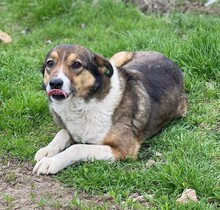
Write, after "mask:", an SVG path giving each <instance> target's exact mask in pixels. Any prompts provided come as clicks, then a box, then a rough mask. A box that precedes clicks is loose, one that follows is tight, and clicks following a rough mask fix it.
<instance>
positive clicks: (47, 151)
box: [34, 146, 59, 162]
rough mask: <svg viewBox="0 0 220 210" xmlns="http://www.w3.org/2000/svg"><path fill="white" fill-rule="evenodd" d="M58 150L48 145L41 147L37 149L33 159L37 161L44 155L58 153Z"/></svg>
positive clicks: (48, 155) (51, 155) (50, 155)
mask: <svg viewBox="0 0 220 210" xmlns="http://www.w3.org/2000/svg"><path fill="white" fill-rule="evenodd" d="M58 152H59V151H57V150H55V149H52V148H50V147H49V146H47V147H43V148H41V149H39V150H38V151H37V153H36V154H35V156H34V160H36V161H37V162H38V161H40V160H41V159H42V158H44V157H53V156H55V155H56V154H58Z"/></svg>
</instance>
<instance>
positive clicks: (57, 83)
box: [49, 78, 63, 89]
mask: <svg viewBox="0 0 220 210" xmlns="http://www.w3.org/2000/svg"><path fill="white" fill-rule="evenodd" d="M49 84H50V87H51V89H61V87H62V86H63V80H62V79H58V78H53V79H51V80H50V82H49Z"/></svg>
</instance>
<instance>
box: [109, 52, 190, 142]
mask: <svg viewBox="0 0 220 210" xmlns="http://www.w3.org/2000/svg"><path fill="white" fill-rule="evenodd" d="M118 55H121V57H120V64H118V66H119V65H120V66H121V67H122V71H123V69H124V70H125V71H128V72H134V74H135V72H139V73H138V74H139V79H140V80H141V82H142V84H143V86H144V88H145V89H146V91H147V93H148V95H149V99H150V100H149V101H150V107H149V108H148V109H149V116H148V121H147V123H146V127H145V129H144V130H145V136H144V137H145V138H148V137H150V136H152V135H154V134H156V133H158V132H159V131H160V130H161V129H162V128H163V127H164V125H166V124H167V123H168V122H170V121H171V120H172V119H175V118H178V117H181V116H184V115H185V114H186V110H187V103H186V100H187V99H186V95H185V93H184V87H183V76H182V73H181V71H180V70H179V69H178V67H177V65H175V64H174V63H173V62H172V61H171V60H169V59H168V58H166V57H165V56H163V55H162V54H160V53H157V52H135V53H130V52H120V53H119V54H118ZM118 55H117V54H116V57H115V58H114V59H110V60H111V61H112V62H113V63H114V61H119V60H117V58H119V56H118ZM113 60H114V61H113ZM116 65H117V62H116ZM119 68H120V67H119Z"/></svg>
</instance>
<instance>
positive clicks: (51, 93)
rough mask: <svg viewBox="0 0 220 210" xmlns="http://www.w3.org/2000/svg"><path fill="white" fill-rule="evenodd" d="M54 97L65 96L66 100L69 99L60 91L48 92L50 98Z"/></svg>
mask: <svg viewBox="0 0 220 210" xmlns="http://www.w3.org/2000/svg"><path fill="white" fill-rule="evenodd" d="M52 95H55V96H61V95H62V96H64V97H65V98H67V94H66V93H65V92H64V91H62V90H60V89H52V90H50V91H49V92H48V96H52Z"/></svg>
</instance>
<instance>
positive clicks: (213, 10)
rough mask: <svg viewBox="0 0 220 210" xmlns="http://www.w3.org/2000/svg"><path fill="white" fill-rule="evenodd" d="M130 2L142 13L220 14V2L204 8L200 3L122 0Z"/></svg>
mask: <svg viewBox="0 0 220 210" xmlns="http://www.w3.org/2000/svg"><path fill="white" fill-rule="evenodd" d="M124 1H125V2H126V3H128V2H132V3H133V4H134V5H136V6H137V7H138V8H139V9H140V10H141V11H142V12H144V13H157V14H162V15H163V14H168V13H170V12H172V11H180V12H183V13H185V12H188V11H193V12H197V13H200V14H212V15H218V14H220V2H219V1H218V2H217V3H214V4H211V5H209V6H206V4H205V3H202V2H201V1H193V0H192V1H185V2H183V3H179V2H178V1H176V0H124Z"/></svg>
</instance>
